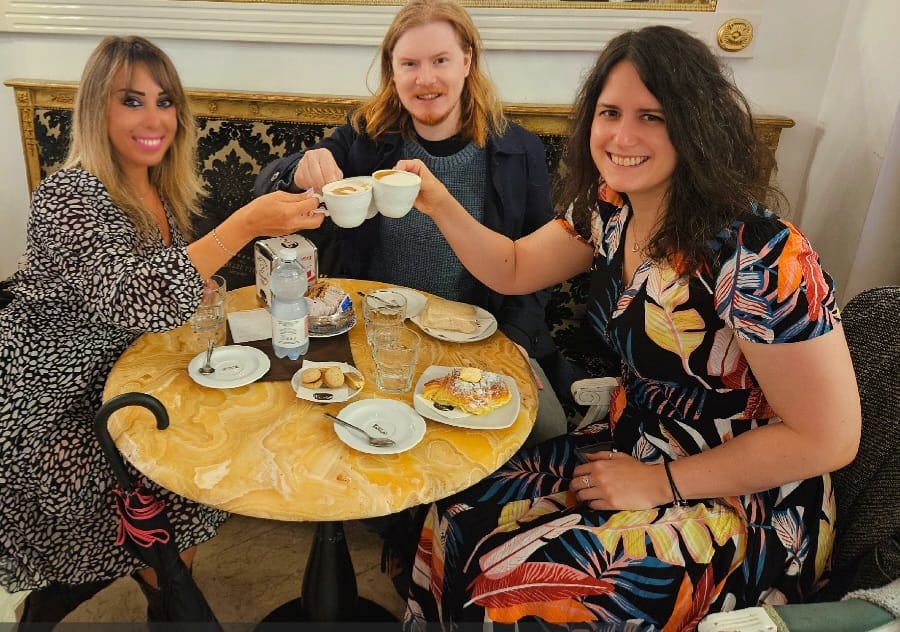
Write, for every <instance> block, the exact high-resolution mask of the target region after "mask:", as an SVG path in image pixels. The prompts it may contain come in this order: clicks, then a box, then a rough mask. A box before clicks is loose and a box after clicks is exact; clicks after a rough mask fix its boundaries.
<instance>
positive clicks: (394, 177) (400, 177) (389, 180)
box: [375, 170, 419, 187]
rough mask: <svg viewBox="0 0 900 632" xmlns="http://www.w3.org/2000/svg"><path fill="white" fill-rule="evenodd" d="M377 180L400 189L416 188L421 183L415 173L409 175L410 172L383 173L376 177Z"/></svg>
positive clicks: (394, 171)
mask: <svg viewBox="0 0 900 632" xmlns="http://www.w3.org/2000/svg"><path fill="white" fill-rule="evenodd" d="M375 179H376V180H378V181H379V182H383V183H384V184H390V185H393V186H400V187H409V186H415V185H416V184H418V183H419V177H418V176H417V175H416V174H414V173H409V172H408V171H397V170H391V171H382V172H380V173H378V174H376V175H375Z"/></svg>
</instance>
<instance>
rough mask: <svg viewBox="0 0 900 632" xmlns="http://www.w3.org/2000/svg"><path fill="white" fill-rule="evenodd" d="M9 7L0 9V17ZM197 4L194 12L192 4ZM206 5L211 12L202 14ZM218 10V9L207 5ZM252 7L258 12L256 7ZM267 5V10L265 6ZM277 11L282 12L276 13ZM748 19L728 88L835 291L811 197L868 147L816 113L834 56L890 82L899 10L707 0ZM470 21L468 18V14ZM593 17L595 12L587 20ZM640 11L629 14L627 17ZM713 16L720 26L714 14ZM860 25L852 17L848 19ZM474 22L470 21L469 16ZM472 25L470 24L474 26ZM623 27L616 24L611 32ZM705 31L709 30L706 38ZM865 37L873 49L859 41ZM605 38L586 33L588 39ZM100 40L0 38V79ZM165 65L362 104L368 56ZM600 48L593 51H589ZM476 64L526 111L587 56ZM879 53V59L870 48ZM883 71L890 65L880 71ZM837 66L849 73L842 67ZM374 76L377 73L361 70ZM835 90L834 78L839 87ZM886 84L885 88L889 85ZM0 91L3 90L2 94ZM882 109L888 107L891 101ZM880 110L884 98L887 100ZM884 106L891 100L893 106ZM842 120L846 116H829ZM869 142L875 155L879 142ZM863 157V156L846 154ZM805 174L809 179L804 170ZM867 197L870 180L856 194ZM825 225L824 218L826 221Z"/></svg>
mask: <svg viewBox="0 0 900 632" xmlns="http://www.w3.org/2000/svg"><path fill="white" fill-rule="evenodd" d="M12 3H13V2H12V0H0V9H2V7H3V6H4V5H7V6H11V4H12ZM193 4H201V3H193ZM210 4H213V3H210ZM216 4H217V5H218V6H225V5H222V4H221V3H216ZM257 6H258V5H257ZM272 6H276V5H272ZM281 6H285V5H281ZM848 7H849V8H850V9H851V14H852V15H850V19H849V20H848V22H849V23H851V24H854V25H855V26H854V28H853V30H852V32H851V33H848V32H847V30H846V29H844V24H845V15H846V14H847V11H848ZM742 10H746V11H747V12H748V14H752V13H754V11H758V12H760V15H756V16H755V18H754V21H755V26H756V29H755V35H756V37H755V40H754V43H753V46H752V57H747V58H735V59H729V64H730V65H731V67H732V68H733V69H734V74H735V79H736V81H737V83H738V85H739V86H740V87H741V88H742V89H743V90H744V92H745V93H746V94H747V96H748V97H749V99H750V100H751V102H752V103H753V104H754V106H755V107H756V108H757V111H758V112H759V113H771V114H780V115H785V116H789V117H791V118H793V119H794V120H795V121H796V122H797V125H796V127H794V128H792V129H788V130H785V131H784V132H783V134H782V140H781V146H780V149H779V153H778V159H779V163H780V171H779V174H778V180H779V182H780V184H781V185H782V187H783V188H784V190H785V192H786V194H787V195H788V198H789V201H790V202H791V203H792V204H793V205H794V206H796V207H798V208H796V210H795V212H794V215H793V218H794V219H795V220H797V221H798V222H799V224H800V226H801V228H804V229H805V230H807V231H808V232H810V233H812V236H813V238H814V241H813V245H814V246H815V247H817V248H818V249H819V250H821V251H822V252H823V258H824V261H825V265H826V267H828V268H829V269H832V268H835V270H833V271H834V272H836V276H837V277H838V278H839V281H840V282H841V283H843V281H844V280H845V278H846V276H847V275H848V274H849V271H850V270H849V266H848V265H847V261H846V258H847V257H848V256H849V257H850V261H851V262H852V260H853V257H854V255H853V254H852V253H851V254H849V255H848V253H847V252H845V251H844V250H843V248H844V242H843V241H842V240H841V239H840V237H841V236H842V235H841V234H840V233H837V234H831V233H829V232H828V231H823V230H821V229H820V227H821V226H822V224H823V223H828V222H830V221H831V220H830V217H831V215H833V214H834V213H835V212H836V211H835V210H834V207H833V206H832V205H830V204H828V203H827V200H822V199H821V195H820V194H817V193H816V192H818V191H823V190H825V189H826V187H835V188H840V187H842V184H841V183H842V175H841V174H842V173H844V170H845V169H847V165H846V161H845V157H846V156H847V155H848V153H849V152H850V151H851V150H853V148H854V147H857V146H858V145H859V144H860V143H861V142H862V144H863V146H864V147H865V146H867V143H868V144H871V143H872V142H875V144H876V145H877V144H878V139H877V138H874V139H869V138H865V139H861V138H858V137H856V136H851V137H849V138H841V139H840V141H835V142H839V144H840V146H841V147H842V151H829V152H827V153H824V152H823V151H822V145H821V144H822V142H824V140H825V138H826V136H825V131H827V130H826V127H829V128H830V127H841V126H843V125H844V124H845V123H846V121H845V120H840V118H841V117H840V116H834V117H832V115H829V116H828V117H826V118H823V113H829V112H832V111H833V109H834V108H836V107H840V106H838V105H836V104H840V103H844V102H846V101H848V99H847V98H846V90H845V87H844V85H842V83H841V82H840V81H838V79H837V77H836V75H835V74H834V73H833V72H832V66H833V64H834V63H835V60H836V58H835V55H836V51H837V50H838V47H839V46H841V51H842V52H841V55H842V56H844V55H846V54H847V52H846V49H848V48H849V49H853V48H854V43H855V44H856V45H859V44H860V43H861V42H864V41H874V45H873V46H872V47H871V48H870V49H869V50H866V51H865V54H864V55H861V56H860V58H861V59H864V60H865V63H867V64H871V65H872V66H871V70H870V71H869V75H870V77H871V78H872V79H874V78H875V77H878V76H881V77H896V72H895V70H896V69H895V68H894V67H892V66H895V64H896V62H895V60H896V59H898V58H900V55H897V47H896V43H895V42H892V41H890V40H889V38H888V37H887V36H886V34H885V33H886V32H887V31H888V30H889V29H890V28H891V25H896V24H898V23H900V19H898V16H900V3H895V2H894V1H893V0H828V1H827V2H822V1H821V0H791V1H790V2H783V1H779V0H719V6H718V9H717V12H716V14H715V15H710V16H709V19H711V20H713V21H714V22H716V23H719V22H721V21H722V20H724V18H725V16H726V15H727V16H729V17H730V16H732V15H741V11H742ZM473 13H474V11H473ZM596 13H597V14H603V11H597V12H596ZM637 14H644V15H647V14H646V13H645V12H642V11H641V12H636V11H632V12H631V15H637ZM720 14H721V15H720ZM854 16H861V17H854ZM477 17H480V16H477ZM476 21H478V19H476ZM620 24H626V26H627V23H623V22H621V21H617V22H616V24H615V25H613V26H612V27H611V28H612V29H613V30H614V29H615V28H616V27H617V26H618V25H620ZM147 28H150V27H149V26H145V22H140V23H136V24H135V28H134V32H136V33H145V34H146V33H147V31H146V30H145V29H147ZM713 32H714V31H713ZM871 34H875V35H876V37H875V38H874V39H873V40H868V39H867V38H868V36H870V35H871ZM604 35H605V33H603V34H598V40H599V39H600V38H601V37H603V36H604ZM99 38H100V36H99V35H97V36H82V35H68V34H67V35H58V34H56V35H54V34H52V33H51V34H22V33H18V32H0V79H8V78H13V77H16V78H30V79H34V78H37V79H56V80H77V79H78V77H79V75H80V72H81V68H82V65H83V63H84V60H85V59H86V57H87V55H88V54H89V52H90V51H91V49H92V48H93V46H94V45H95V44H96V42H97V41H98V40H99ZM154 41H156V42H157V43H158V44H159V45H160V46H161V47H162V48H164V49H165V50H166V51H167V52H168V53H169V54H170V55H171V56H172V58H173V61H174V62H175V65H176V66H177V67H178V69H179V72H180V74H181V76H182V80H183V81H184V83H185V84H186V85H188V86H191V87H198V88H222V89H240V90H251V91H255V90H258V91H281V92H306V93H319V94H349V95H361V94H366V90H367V88H366V82H365V75H366V72H367V70H368V69H369V67H370V64H371V62H372V60H373V56H374V54H375V47H374V45H369V44H366V45H361V46H347V45H341V46H327V45H322V44H291V43H266V42H252V41H248V42H241V41H238V42H234V41H232V42H221V41H210V40H186V39H181V38H177V39H176V38H160V37H154ZM600 43H602V42H600ZM494 46H495V48H492V49H490V50H489V51H488V53H487V61H488V68H489V70H490V72H491V75H492V77H493V78H494V80H495V82H496V83H497V85H498V86H499V88H500V91H501V93H502V96H503V98H504V100H506V101H511V102H530V103H568V102H570V101H571V100H572V97H573V95H574V92H575V90H576V88H577V86H578V83H579V81H580V79H581V77H582V75H583V73H584V72H585V71H586V70H587V69H588V68H589V67H590V65H591V63H592V62H593V60H594V58H595V56H596V52H595V50H583V51H578V50H574V51H573V50H561V51H560V50H553V51H550V50H546V51H529V50H525V51H523V50H500V49H498V48H497V47H499V48H503V44H502V43H501V44H494ZM882 46H884V47H886V49H885V52H886V53H887V54H884V55H881V54H880V47H882ZM888 64H891V65H888ZM846 67H847V69H848V71H849V69H850V68H851V67H852V65H851V63H850V62H849V61H848V62H847V63H846ZM373 72H377V70H375V71H373ZM842 80H845V79H842ZM893 81H894V83H895V84H896V83H897V81H896V79H893ZM2 90H5V91H6V94H3V92H2ZM891 98H893V97H891ZM890 100H891V99H887V101H890ZM893 101H894V105H895V106H896V99H895V98H893ZM853 109H854V110H855V114H854V116H857V117H862V113H863V112H866V114H867V116H872V117H875V118H876V119H878V121H877V122H876V121H869V125H870V126H871V128H870V131H871V132H872V134H871V135H873V136H877V133H879V132H878V130H877V129H876V128H883V131H884V133H885V135H884V137H883V138H886V137H887V131H888V130H890V128H891V125H892V123H893V117H894V115H895V112H894V110H891V112H890V114H888V113H886V112H885V111H884V109H883V107H875V108H872V110H871V111H866V110H859V109H857V108H853ZM841 114H842V115H843V116H846V115H847V114H849V113H841ZM885 142H886V141H884V140H882V142H881V148H880V149H881V155H882V156H883V149H884V143H885ZM0 146H2V147H4V148H5V149H6V150H5V151H3V152H0V226H2V229H0V278H2V277H3V276H5V275H7V274H9V273H10V272H11V271H12V270H13V268H14V265H15V262H16V260H17V258H18V256H19V253H20V252H21V251H22V249H23V246H24V222H25V216H26V213H27V203H28V191H27V189H26V184H25V174H24V167H23V165H22V157H21V150H20V149H19V148H20V140H19V130H18V123H17V120H16V111H15V108H14V104H13V99H12V90H10V89H9V88H2V89H0ZM858 151H859V152H860V153H865V152H866V149H865V148H861V149H858ZM813 166H815V169H813ZM858 186H860V187H861V188H867V194H868V197H869V198H871V194H872V191H873V190H874V186H875V181H874V180H869V181H868V182H867V183H860V184H859V185H858ZM867 205H868V200H865V201H864V202H858V203H857V204H856V205H854V207H853V208H852V211H851V212H853V213H859V215H860V218H862V219H860V220H859V227H858V228H859V230H861V227H862V222H864V217H865V208H866V207H867ZM826 218H828V219H826Z"/></svg>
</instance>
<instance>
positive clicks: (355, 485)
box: [104, 279, 537, 620]
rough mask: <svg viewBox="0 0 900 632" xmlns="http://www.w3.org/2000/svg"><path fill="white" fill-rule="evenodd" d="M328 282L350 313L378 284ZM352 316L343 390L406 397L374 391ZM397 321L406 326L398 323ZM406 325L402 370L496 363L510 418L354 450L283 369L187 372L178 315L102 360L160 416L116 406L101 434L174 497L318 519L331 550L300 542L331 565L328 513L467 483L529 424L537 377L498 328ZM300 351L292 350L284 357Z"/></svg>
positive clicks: (339, 613)
mask: <svg viewBox="0 0 900 632" xmlns="http://www.w3.org/2000/svg"><path fill="white" fill-rule="evenodd" d="M329 282H331V283H334V284H336V285H339V286H341V287H342V288H343V289H344V291H345V292H347V293H348V294H349V295H350V296H351V297H352V300H353V303H354V309H355V311H356V314H357V315H359V314H361V309H360V298H359V295H358V292H370V291H372V290H375V289H379V288H382V287H388V286H387V285H385V284H384V283H378V282H374V281H358V280H350V279H329ZM423 294H426V296H427V293H424V292H423ZM226 304H227V309H228V310H229V312H233V311H237V310H244V309H254V308H258V307H262V306H264V303H262V302H261V301H260V300H259V298H258V297H257V295H256V292H255V288H253V287H245V288H240V289H238V290H233V291H232V292H229V295H228V298H227V301H226ZM361 321H362V318H361V317H360V318H358V322H357V325H356V326H354V327H353V328H352V329H351V330H350V331H349V332H348V333H347V334H342V335H347V336H349V344H350V349H351V352H352V355H353V361H354V364H355V365H356V367H357V368H358V369H359V371H360V372H361V373H362V374H363V376H364V377H365V386H364V387H363V389H362V391H361V392H360V393H359V395H357V396H356V397H355V398H353V399H352V400H351V401H357V400H359V399H362V398H373V397H378V398H390V399H396V400H399V401H402V402H405V403H407V404H409V405H412V391H410V392H408V393H403V394H399V395H388V394H385V393H381V392H379V391H378V389H377V388H376V386H375V375H374V365H373V361H372V358H371V355H370V353H369V350H368V346H367V344H366V336H365V331H364V325H363V324H362V322H361ZM408 326H410V327H411V328H414V329H416V330H417V331H419V330H418V328H416V326H415V325H414V324H412V323H408ZM419 333H420V334H421V339H422V348H421V353H420V356H419V361H418V363H417V366H416V375H415V377H414V383H415V380H417V379H418V377H419V376H420V375H421V373H422V371H424V370H425V369H426V368H427V367H428V366H430V365H445V366H477V367H480V368H482V369H484V370H489V371H493V372H495V373H502V374H505V375H508V376H510V377H512V378H513V379H514V380H515V381H516V385H517V387H518V390H519V394H520V398H521V402H520V410H519V414H518V416H517V418H516V420H515V422H514V423H513V425H512V426H510V427H508V428H504V429H500V430H471V429H463V428H459V427H455V426H450V425H445V424H442V423H440V422H436V421H432V420H427V419H426V422H425V425H426V431H425V436H424V438H423V439H422V441H421V442H420V443H418V444H417V445H416V446H414V447H413V448H412V449H410V450H408V451H406V452H403V453H400V454H391V455H372V454H364V453H362V452H357V451H355V450H353V449H351V448H350V447H348V446H347V445H346V444H344V443H343V442H342V441H340V439H338V437H337V435H336V434H335V432H334V429H333V426H332V423H331V422H330V421H328V420H327V418H326V417H325V416H324V415H323V414H322V413H323V411H328V412H330V413H333V414H337V413H338V412H339V411H340V410H341V408H342V407H343V406H345V405H346V404H345V403H325V404H321V403H313V402H309V401H306V400H302V399H299V398H298V397H296V395H295V393H294V391H293V389H292V387H291V384H290V382H288V381H258V382H254V383H252V384H249V385H247V386H241V387H238V388H232V389H214V388H207V387H203V386H200V385H199V384H197V383H195V382H194V381H193V379H192V378H191V377H190V376H189V375H188V372H187V365H188V362H189V361H190V360H191V359H192V358H193V357H194V356H195V355H197V353H198V350H197V347H196V341H195V340H194V335H193V333H192V332H191V331H190V328H189V327H188V325H183V326H182V327H179V328H177V329H174V330H172V331H169V332H166V333H159V334H156V333H148V334H144V335H143V336H141V337H140V338H139V339H138V340H137V341H136V342H135V343H134V344H133V345H132V346H131V347H129V348H128V349H127V350H126V351H125V353H123V354H122V356H121V357H120V358H119V360H118V361H117V362H116V364H115V366H114V367H113V369H112V371H111V373H110V375H109V378H108V379H107V382H106V388H105V391H104V399H107V400H108V399H110V398H112V397H114V396H116V395H119V394H122V393H126V392H142V393H147V394H150V395H153V396H154V397H156V398H157V399H159V400H160V401H161V402H162V403H163V405H164V406H165V407H166V410H167V411H168V413H169V417H170V425H169V428H168V429H166V430H165V431H159V430H157V428H156V425H155V421H154V419H153V416H152V414H151V413H150V412H149V411H148V410H146V409H144V408H139V407H128V408H123V409H121V410H119V411H117V412H116V413H114V414H113V416H112V417H111V418H110V421H109V429H110V433H111V435H112V437H113V440H114V441H115V442H116V445H117V447H118V448H119V450H120V451H121V452H122V453H123V455H124V456H125V457H126V459H127V460H128V461H129V462H130V463H131V464H133V465H134V466H135V467H136V468H137V469H138V470H140V471H141V472H142V473H143V474H144V475H145V476H147V477H148V478H150V479H151V480H153V481H155V482H156V483H158V484H160V485H162V486H164V487H166V488H168V489H170V490H172V491H175V492H177V493H178V494H181V495H183V496H185V497H187V498H190V499H192V500H195V501H198V502H201V503H204V504H206V505H210V506H213V507H217V508H220V509H224V510H226V511H229V512H233V513H239V514H243V515H247V516H253V517H257V518H267V519H272V520H287V521H316V522H319V523H320V531H319V532H318V533H317V536H316V545H319V544H320V540H321V541H322V542H327V543H328V545H329V547H333V548H335V550H336V555H337V558H334V559H332V557H330V556H332V554H335V551H327V552H326V553H327V555H325V558H327V559H323V556H322V555H321V554H320V553H322V551H316V550H315V548H316V547H315V546H314V550H313V551H312V552H311V554H310V562H309V564H312V565H316V564H324V565H325V566H327V567H328V570H329V572H330V573H333V572H334V571H335V569H334V564H335V559H338V558H340V559H343V560H344V562H348V561H349V552H347V549H346V544H345V543H344V541H343V534H342V531H341V521H343V520H351V519H358V518H371V517H376V516H384V515H388V514H392V513H396V512H398V511H401V510H403V509H406V508H409V507H414V506H416V505H421V504H425V503H429V502H431V501H434V500H437V499H440V498H444V497H446V496H448V495H450V494H452V493H454V492H457V491H460V490H462V489H465V488H467V487H469V486H471V485H473V484H474V483H476V482H478V481H479V480H481V479H482V478H484V477H485V476H487V475H488V474H490V473H491V472H493V471H494V470H496V469H497V468H498V467H499V466H500V465H502V464H503V463H504V462H506V461H507V460H508V459H509V457H510V456H512V454H513V453H514V452H515V451H516V450H517V449H518V448H519V447H520V446H521V445H522V443H523V442H524V441H525V439H526V437H527V436H528V434H529V432H530V430H531V427H532V425H533V423H534V419H535V415H536V412H537V389H536V387H535V383H534V379H533V377H532V373H531V368H530V365H529V364H528V362H527V360H526V359H525V357H524V356H523V355H522V354H521V352H520V351H519V350H518V348H517V347H516V346H515V345H514V344H513V343H512V342H511V341H510V340H509V339H508V338H507V337H506V336H504V335H503V334H502V333H501V332H499V331H498V332H496V333H494V334H492V335H491V336H489V337H488V338H486V339H484V340H482V341H478V342H468V343H454V342H446V341H442V340H438V339H436V338H433V337H431V336H429V335H427V334H425V333H424V332H421V331H419ZM300 364H301V360H298V361H297V368H298V369H299V367H300ZM319 536H321V538H320V537H319ZM335 545H336V546H335ZM316 559H318V560H319V561H316ZM344 562H339V563H338V564H339V566H340V565H341V564H344ZM347 573H350V577H349V578H347V577H346V575H347ZM339 574H340V576H341V577H339V579H338V581H337V582H336V586H334V587H335V588H336V589H337V590H336V592H337V591H344V592H345V593H346V592H351V593H352V595H351V596H352V600H353V601H355V600H356V590H355V576H353V572H352V565H350V566H349V568H345V569H344V570H343V571H342V572H341V573H339ZM313 575H319V572H317V571H316V570H315V569H314V568H311V567H310V565H308V566H307V569H306V574H305V579H304V587H303V592H304V595H306V594H307V593H309V592H310V591H317V590H320V588H318V587H316V588H314V587H313V586H312V585H311V584H312V583H313V580H312V576H313ZM316 581H317V582H318V581H319V580H318V579H317V580H316ZM351 583H352V586H350V584H351ZM342 584H343V585H342ZM351 588H352V590H350V589H351ZM332 598H333V599H337V600H338V601H339V602H340V603H338V601H335V602H334V603H316V604H313V603H311V602H310V601H309V600H307V602H306V604H305V605H306V608H305V611H306V616H307V617H308V618H310V619H313V620H336V619H338V618H345V616H346V611H345V606H346V601H347V595H346V594H344V593H342V594H340V595H338V594H335V595H332ZM322 599H325V601H326V602H328V598H323V597H322V596H321V595H317V598H316V601H317V602H320V601H322ZM311 610H315V612H312V611H311ZM351 618H352V617H351Z"/></svg>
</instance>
